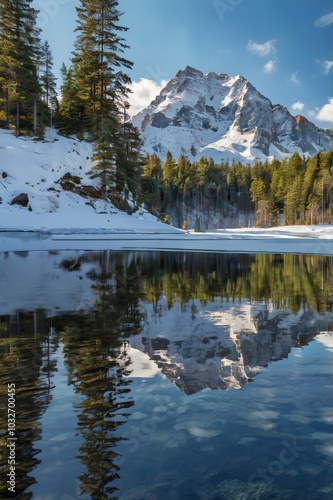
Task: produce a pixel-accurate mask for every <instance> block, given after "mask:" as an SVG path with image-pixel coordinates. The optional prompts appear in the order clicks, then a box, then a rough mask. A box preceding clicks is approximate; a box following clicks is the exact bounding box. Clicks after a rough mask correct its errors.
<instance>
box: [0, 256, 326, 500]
mask: <svg viewBox="0 0 333 500" xmlns="http://www.w3.org/2000/svg"><path fill="white" fill-rule="evenodd" d="M332 307H333V259H332V258H330V257H325V256H320V257H315V256H300V255H285V256H283V255H245V254H244V255H229V254H195V253H135V252H127V253H126V252H121V253H120V252H74V251H72V252H30V253H27V252H26V253H22V252H21V253H20V252H17V253H14V252H13V253H5V254H0V359H1V364H0V378H1V429H2V434H1V444H2V446H1V484H0V487H1V492H2V498H22V499H25V498H34V499H40V500H51V499H54V500H75V499H80V498H81V499H84V500H87V499H90V498H91V499H121V500H169V499H175V500H178V499H179V500H183V499H184V500H186V499H189V500H192V499H193V500H195V499H200V500H210V499H226V500H234V499H236V500H237V499H239V500H240V499H242V500H260V499H277V500H278V499H295V500H296V499H297V500H301V499H309V500H310V499H313V500H316V499H318V500H319V499H320V500H321V499H324V500H325V499H331V498H333V432H332V431H333V398H332V396H333V390H332V388H333V336H332V325H333V313H332ZM8 384H15V405H16V406H15V412H16V413H15V416H16V424H15V437H16V438H17V441H15V494H12V493H11V492H9V491H8V486H9V484H8V483H7V482H6V481H7V480H8V478H7V474H8V472H9V468H8V458H9V448H8V446H7V443H8V437H10V436H9V434H8V418H7V403H8V389H7V387H8Z"/></svg>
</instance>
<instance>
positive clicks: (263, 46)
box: [246, 40, 277, 57]
mask: <svg viewBox="0 0 333 500" xmlns="http://www.w3.org/2000/svg"><path fill="white" fill-rule="evenodd" d="M275 43H276V40H269V41H268V42H265V43H256V42H253V41H252V40H249V43H248V44H247V46H246V48H247V49H248V50H249V51H250V52H252V53H253V54H256V55H257V56H259V57H266V56H268V55H270V54H275V53H276V52H277V50H276V48H275V46H274V44H275Z"/></svg>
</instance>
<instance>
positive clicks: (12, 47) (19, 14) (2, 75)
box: [0, 0, 40, 135]
mask: <svg viewBox="0 0 333 500" xmlns="http://www.w3.org/2000/svg"><path fill="white" fill-rule="evenodd" d="M31 3H32V2H31V0H12V1H11V0H0V43H1V54H0V86H1V88H2V92H3V98H2V103H1V104H2V110H3V112H4V115H5V116H6V120H7V121H8V122H10V120H11V119H12V118H13V117H14V115H16V119H15V127H16V135H19V131H20V127H21V122H22V119H21V115H25V117H26V121H25V124H24V125H25V126H26V127H28V128H30V129H31V128H33V126H32V123H31V118H30V117H31V114H32V112H33V109H35V116H36V104H37V98H38V95H39V93H40V85H39V81H38V76H37V59H38V55H39V49H38V47H39V32H40V30H38V29H37V28H36V15H37V11H36V10H35V9H33V8H32V7H31V5H30V4H31ZM29 115H30V117H29ZM29 120H30V121H29ZM35 122H36V120H35ZM35 126H36V123H35Z"/></svg>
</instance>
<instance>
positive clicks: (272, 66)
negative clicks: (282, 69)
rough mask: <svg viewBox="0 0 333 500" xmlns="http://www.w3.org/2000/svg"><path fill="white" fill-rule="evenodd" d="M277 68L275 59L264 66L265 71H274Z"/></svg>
mask: <svg viewBox="0 0 333 500" xmlns="http://www.w3.org/2000/svg"><path fill="white" fill-rule="evenodd" d="M275 70H276V63H275V61H268V62H267V63H266V64H265V66H264V73H273V71H275Z"/></svg>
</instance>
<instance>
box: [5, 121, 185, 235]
mask: <svg viewBox="0 0 333 500" xmlns="http://www.w3.org/2000/svg"><path fill="white" fill-rule="evenodd" d="M91 155H92V144H90V143H88V142H85V141H79V140H77V139H75V138H72V139H68V138H65V137H62V136H60V135H57V134H56V132H55V131H54V130H48V131H47V132H46V136H45V140H43V141H35V140H33V139H31V138H27V137H19V138H16V137H14V135H13V134H12V133H11V132H9V131H5V130H0V231H1V230H6V229H11V230H12V229H16V230H35V229H43V228H48V230H50V231H52V230H58V231H59V230H60V229H61V228H66V230H67V231H68V230H70V228H76V229H80V230H81V231H84V229H86V228H87V229H89V231H90V232H91V230H96V231H97V232H98V231H110V230H133V231H134V230H137V229H138V227H140V229H141V230H142V231H155V232H156V231H158V230H159V229H161V230H162V231H163V232H165V231H168V232H170V231H176V229H173V228H171V227H170V226H167V225H164V224H162V223H161V222H160V221H158V220H157V219H156V218H155V217H153V216H152V215H150V214H149V213H147V212H146V211H143V210H141V211H138V212H136V213H135V214H134V215H132V216H129V215H127V214H126V213H124V212H121V211H119V210H118V209H116V208H115V207H114V206H113V205H112V204H111V203H110V202H106V201H103V200H101V199H100V198H98V196H99V193H98V187H99V181H98V179H94V180H92V179H91V178H90V172H91V166H92V163H91ZM162 227H163V229H162Z"/></svg>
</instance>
